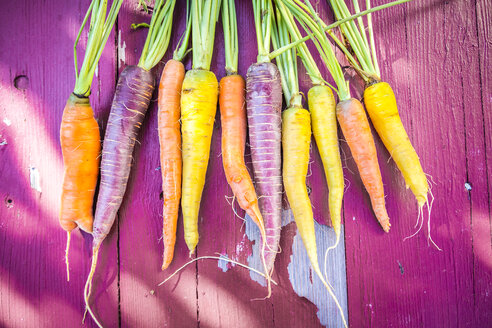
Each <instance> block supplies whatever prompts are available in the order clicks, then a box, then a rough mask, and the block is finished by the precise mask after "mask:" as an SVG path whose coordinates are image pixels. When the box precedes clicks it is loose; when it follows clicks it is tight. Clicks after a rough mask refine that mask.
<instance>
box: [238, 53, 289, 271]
mask: <svg viewBox="0 0 492 328" xmlns="http://www.w3.org/2000/svg"><path fill="white" fill-rule="evenodd" d="M246 104H247V114H248V130H249V143H250V147H251V158H252V161H253V170H254V180H255V184H256V191H257V194H258V196H259V206H260V211H261V214H262V215H263V219H264V221H265V230H266V235H267V240H266V243H267V251H266V255H265V259H266V265H267V268H268V270H269V271H271V270H272V269H273V267H274V262H275V257H276V255H277V253H278V251H279V241H280V229H281V225H282V222H281V221H282V158H281V144H282V137H281V136H282V114H281V110H282V85H281V82H280V72H279V70H278V68H277V66H276V65H274V64H272V63H269V62H268V63H255V64H253V65H251V66H250V67H249V69H248V73H247V78H246Z"/></svg>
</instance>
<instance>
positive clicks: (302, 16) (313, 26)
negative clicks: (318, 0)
mask: <svg viewBox="0 0 492 328" xmlns="http://www.w3.org/2000/svg"><path fill="white" fill-rule="evenodd" d="M283 2H284V3H285V4H286V6H287V7H288V8H289V9H290V10H291V11H292V13H293V14H294V16H295V17H296V18H297V20H298V21H299V23H300V25H301V26H302V27H303V28H304V29H305V31H306V32H307V33H310V32H312V33H314V36H315V38H313V41H314V44H315V46H316V48H317V49H318V51H319V53H320V55H321V58H322V60H323V62H324V63H325V65H326V67H327V68H328V70H329V71H330V74H331V76H332V77H333V80H334V81H335V83H336V85H337V93H338V96H339V98H340V99H341V100H345V99H348V98H350V90H349V88H348V85H347V82H346V81H345V78H344V75H343V71H342V68H341V67H340V64H339V63H338V60H337V58H336V56H335V52H334V51H333V48H332V46H331V43H330V41H329V40H328V38H327V36H326V34H325V32H324V31H323V29H322V26H321V23H320V22H319V21H320V19H319V17H318V16H317V15H316V12H315V11H314V8H313V7H312V6H311V4H310V3H309V2H307V5H304V4H302V3H301V2H300V1H297V0H283ZM313 17H316V18H317V20H318V22H316V21H315V19H314V18H313Z"/></svg>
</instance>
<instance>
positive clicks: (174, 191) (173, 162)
mask: <svg viewBox="0 0 492 328" xmlns="http://www.w3.org/2000/svg"><path fill="white" fill-rule="evenodd" d="M184 74H185V69H184V66H183V64H182V63H181V62H180V61H177V60H174V59H171V60H169V61H168V62H167V63H166V66H164V70H163V71H162V75H161V81H160V83H159V100H158V101H159V117H158V127H159V143H160V157H161V174H162V191H163V199H164V205H163V212H162V217H163V220H164V221H163V222H164V224H163V228H162V229H163V234H162V235H163V240H164V256H163V262H162V270H164V269H166V268H167V267H168V266H169V264H171V261H172V259H173V253H174V244H175V242H176V227H177V221H178V211H179V201H180V199H181V165H182V159H181V131H180V128H181V126H180V124H179V116H180V113H181V110H180V105H179V102H180V98H181V95H180V90H181V84H182V83H183V79H184Z"/></svg>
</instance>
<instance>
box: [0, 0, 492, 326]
mask: <svg viewBox="0 0 492 328" xmlns="http://www.w3.org/2000/svg"><path fill="white" fill-rule="evenodd" d="M381 2H382V1H376V2H375V3H374V5H377V4H379V3H381ZM88 4H89V0H84V1H79V2H66V1H65V2H62V1H55V2H54V3H42V4H41V3H39V2H31V1H24V2H16V3H15V4H14V3H8V2H5V3H3V2H2V4H1V5H0V30H1V31H2V33H0V49H8V51H2V52H0V195H1V199H0V218H1V219H0V325H1V326H12V327H17V326H27V327H38V326H46V325H50V326H56V327H58V326H59V327H62V326H63V327H65V326H80V321H79V320H81V317H82V313H83V309H84V305H83V300H82V290H83V285H84V283H85V279H86V275H87V272H88V269H89V265H90V262H89V261H90V246H91V241H92V239H91V237H90V236H88V235H87V234H81V233H80V232H76V233H74V236H73V240H72V248H71V255H70V260H71V281H70V283H66V282H65V266H64V262H63V254H64V244H65V233H64V232H63V230H62V229H60V228H59V226H58V219H57V209H58V206H59V192H60V186H61V179H62V161H61V152H60V150H59V141H58V139H59V133H58V130H59V124H60V120H61V114H62V110H63V106H64V104H65V101H66V99H67V97H68V95H69V93H70V92H71V89H72V87H73V82H74V73H73V58H72V44H73V40H74V39H75V35H76V33H77V30H78V27H79V25H80V22H81V21H82V18H83V15H84V13H85V10H86V9H87V6H88ZM315 5H316V6H318V7H320V9H321V10H322V11H323V16H325V15H326V16H329V14H328V13H327V11H326V4H325V3H324V1H322V2H320V1H316V2H315ZM487 5H488V3H487V1H485V0H478V1H476V3H475V4H470V3H466V2H459V1H449V2H432V1H425V0H421V1H418V2H412V3H411V4H407V5H404V6H399V7H397V8H393V9H389V10H386V11H385V12H383V13H379V14H376V15H375V16H374V20H375V32H376V43H377V45H379V50H378V51H379V58H380V64H381V66H382V74H383V77H384V78H385V80H387V81H388V82H390V83H392V85H393V86H394V88H395V93H396V94H397V99H398V101H399V107H400V113H401V116H402V120H403V122H404V125H405V126H406V127H407V130H408V132H409V135H410V138H411V140H412V142H413V143H414V146H415V148H416V150H417V152H418V154H419V155H420V157H421V160H422V164H423V166H424V169H425V171H426V172H427V173H429V174H431V175H432V176H433V179H434V181H435V182H436V183H437V184H436V185H435V186H434V188H433V192H434V195H435V196H436V201H435V203H434V208H433V213H432V223H431V227H432V229H433V230H432V231H433V237H434V239H435V240H436V242H437V243H438V244H439V246H441V247H442V248H443V252H438V251H436V250H435V249H433V248H432V247H428V246H427V243H426V239H425V233H426V231H425V227H424V231H422V232H421V233H420V234H419V235H417V236H416V237H414V238H413V239H410V240H407V241H405V242H403V241H402V240H403V238H404V237H405V236H408V235H409V234H411V233H412V232H413V231H414V230H413V224H414V222H415V220H416V216H417V207H416V204H415V201H414V198H413V195H412V194H411V192H410V191H408V190H405V189H404V181H403V179H402V177H401V174H400V173H399V172H398V171H397V168H396V166H395V165H394V163H393V162H392V161H389V162H388V159H389V154H388V153H387V151H386V150H384V147H383V146H382V144H381V142H380V141H379V139H378V138H376V142H377V148H378V152H379V159H380V165H381V169H382V174H383V181H384V183H385V188H386V189H385V191H386V194H387V198H386V200H387V203H388V210H389V213H390V217H391V218H392V222H393V226H392V231H391V233H390V234H389V235H384V234H383V233H382V232H381V230H380V227H379V226H378V224H377V222H376V220H375V218H374V216H373V213H372V211H371V209H370V203H369V199H368V197H367V195H366V193H365V191H364V189H363V186H362V184H361V182H360V179H359V177H358V173H357V169H356V167H355V164H354V163H353V160H352V159H351V155H350V152H349V150H348V148H347V147H346V145H345V144H344V143H343V142H342V148H343V150H344V152H345V155H346V156H345V157H346V159H345V160H344V164H345V165H346V166H347V167H346V169H345V172H344V173H345V174H346V177H347V178H348V180H349V183H350V186H349V187H348V190H347V192H346V195H345V202H344V214H345V237H346V238H345V252H346V254H347V260H346V261H347V262H346V267H347V278H346V281H347V285H348V295H347V298H348V306H349V309H348V314H349V316H350V318H349V319H350V321H349V322H350V324H351V325H352V326H354V327H355V326H375V327H399V326H405V327H421V326H425V327H427V326H428V327H440V326H443V327H444V326H446V327H447V326H480V325H483V323H487V322H490V321H491V320H492V311H490V308H491V303H492V300H491V295H492V294H491V292H492V291H491V288H492V285H491V283H490V281H491V276H492V263H491V260H490V259H491V258H492V255H491V253H492V251H491V250H492V246H491V244H492V240H491V239H492V238H491V230H492V228H491V210H492V208H491V204H492V199H491V193H492V179H491V178H490V172H492V150H491V148H490V145H491V144H492V114H491V113H492V111H491V110H490V108H491V104H492V100H491V99H492V84H491V79H490V69H489V67H490V66H491V64H492V59H491V56H490V45H491V40H490V29H491V22H492V16H491V15H492V11H491V8H490V6H487ZM237 7H238V16H239V17H238V20H239V27H240V28H239V33H240V52H239V63H240V67H239V71H240V73H241V74H243V75H245V73H246V69H247V67H248V66H249V64H251V63H252V62H254V61H255V60H256V40H255V36H254V33H255V32H254V26H253V21H252V10H251V3H250V1H240V2H238V4H237ZM184 8H185V4H184V3H183V2H180V1H178V4H177V8H176V13H175V21H174V29H173V37H172V42H171V44H170V46H169V48H170V51H168V54H167V55H166V56H165V58H164V60H163V61H165V60H167V59H168V58H170V53H171V51H172V50H174V47H175V46H176V43H177V40H178V39H179V36H180V32H181V31H182V30H183V29H184V22H185V18H184V17H185V15H186V13H185V9H184ZM149 17H150V16H149V15H148V14H145V13H144V12H142V11H139V10H136V1H125V2H124V7H123V8H122V10H121V14H120V17H119V19H118V23H117V25H118V28H117V33H115V34H112V36H111V37H110V41H108V45H107V47H106V49H105V51H104V53H103V58H102V59H101V63H100V65H99V70H98V73H97V78H96V79H95V80H94V83H93V94H92V98H91V103H92V105H93V107H94V110H95V112H96V116H97V118H98V121H99V123H100V124H101V129H103V128H104V126H105V121H106V120H107V116H108V114H109V108H110V104H111V100H112V97H113V92H114V85H115V76H116V75H117V71H116V67H118V71H119V72H121V70H122V69H123V68H124V66H125V65H128V64H135V63H136V62H137V61H138V58H139V55H140V52H141V49H142V46H143V43H144V41H145V35H146V30H139V31H131V30H130V28H129V26H130V24H131V23H133V22H141V21H144V20H146V21H148V20H149ZM178 31H179V32H178ZM84 37H85V35H84ZM84 44H85V39H84V38H83V40H82V42H81V46H82V48H84V47H85V46H84ZM223 51H224V50H223V40H222V29H221V27H220V26H218V28H217V42H216V46H215V50H214V59H213V65H212V66H213V67H212V69H213V70H214V71H215V72H216V74H217V77H218V78H220V77H222V76H223V75H224V69H223V66H224V54H223ZM33 54H35V55H33ZM186 63H187V68H190V60H189V58H188V59H187V60H186ZM161 69H162V64H160V65H159V67H158V69H156V73H157V75H156V76H159V75H160V71H161ZM301 70H302V68H301ZM347 74H351V72H349V71H348V72H347ZM355 81H356V80H354V79H351V84H352V87H353V96H359V95H360V93H361V90H362V89H361V86H360V85H359V84H358V83H356V82H355ZM308 86H309V80H308V79H307V78H306V76H302V75H301V89H302V90H303V91H304V92H306V91H307V88H308ZM155 97H156V94H154V99H155ZM156 111H157V108H156V104H155V102H154V103H153V104H152V106H151V108H150V109H149V112H148V117H147V118H146V121H145V123H144V126H143V128H142V133H141V135H140V143H141V144H140V145H137V147H136V151H135V153H134V158H135V163H134V167H133V171H132V175H131V179H130V182H129V188H128V191H127V193H126V199H125V201H124V204H123V206H122V209H121V211H120V213H119V217H120V220H119V223H117V224H115V227H114V229H113V231H112V233H111V235H110V236H109V237H108V239H107V240H106V242H105V244H104V246H103V249H102V254H101V258H100V263H99V267H98V271H97V274H96V276H95V278H94V283H95V288H94V293H93V295H94V296H93V298H92V302H93V307H94V310H95V311H96V313H97V315H98V318H100V319H101V321H102V322H103V323H104V324H105V326H110V327H116V326H120V325H121V326H144V327H150V326H162V325H164V326H169V327H190V326H198V325H200V326H202V327H209V326H211V327H212V326H213V327H216V326H233V327H242V326H248V327H251V326H253V327H256V326H278V327H299V326H305V327H307V326H309V327H316V326H320V325H321V323H320V319H319V318H318V316H317V313H318V308H317V305H315V304H312V303H311V302H310V301H308V300H307V299H306V298H303V297H299V296H297V295H296V293H299V294H303V293H305V294H306V295H307V296H306V297H308V298H312V299H313V300H315V302H316V303H317V304H323V299H321V298H319V297H318V296H316V295H317V294H316V293H315V292H314V290H313V289H309V288H311V287H310V285H309V284H308V283H307V284H306V285H305V286H303V288H301V290H300V288H299V286H302V283H301V282H302V279H304V278H300V277H304V276H303V275H306V274H307V272H308V267H307V262H306V261H304V260H303V258H302V255H299V254H301V253H302V247H301V246H302V245H301V243H300V240H299V238H298V236H297V233H296V227H295V224H294V223H290V224H287V225H286V226H285V227H284V228H283V231H282V240H281V247H282V250H283V252H282V253H281V254H279V256H278V258H277V262H276V265H275V273H274V276H273V278H274V279H275V280H276V281H277V282H278V283H279V286H278V287H273V296H272V298H271V299H269V300H266V301H251V300H252V299H254V298H260V297H263V296H264V295H265V293H266V290H265V288H264V287H263V286H261V285H260V284H259V283H257V282H255V281H253V280H252V277H251V276H250V273H249V272H248V271H246V270H244V269H242V268H239V267H237V266H231V265H227V264H225V263H224V262H223V261H221V262H220V263H217V262H216V261H210V260H204V261H200V262H198V263H196V264H192V265H190V266H189V267H187V268H186V269H185V270H184V271H183V272H182V273H181V274H180V275H178V277H177V278H175V279H173V280H171V281H169V282H168V283H167V284H166V285H164V286H163V287H159V288H156V284H157V283H158V282H159V281H161V280H162V279H163V278H165V277H167V276H168V275H169V274H170V273H171V272H173V271H174V270H176V269H177V268H178V267H179V266H181V265H182V264H184V263H185V262H186V261H188V250H187V248H186V245H185V243H184V240H183V231H182V222H181V221H180V224H179V228H178V241H177V245H176V253H175V261H174V263H173V265H172V266H171V267H170V268H169V269H168V270H167V271H166V272H164V273H163V272H161V271H160V263H161V256H162V243H161V240H160V237H161V228H162V222H161V214H162V201H160V200H159V194H160V191H161V186H160V172H159V171H158V166H159V158H158V140H157V131H156V127H157V117H156ZM311 160H312V161H314V162H313V163H312V164H311V166H310V172H311V175H310V177H309V178H308V180H307V184H308V186H309V187H310V188H311V189H312V192H311V195H310V197H311V200H312V202H313V206H314V213H315V218H316V219H317V220H318V222H320V223H324V222H328V221H329V215H328V207H327V205H326V195H327V187H326V184H325V182H324V173H323V170H322V167H321V165H320V159H319V155H318V154H317V150H316V147H315V145H314V143H313V150H312V158H311ZM349 170H351V171H352V172H353V173H351V172H350V171H349ZM38 177H39V178H38ZM32 179H34V180H32ZM31 183H32V184H31ZM465 183H468V186H469V187H468V188H471V190H467V189H466V188H467V187H466V185H465ZM231 195H232V192H231V191H230V188H229V187H228V186H227V183H226V180H225V177H224V173H223V169H222V159H221V157H220V123H219V116H218V115H217V117H216V124H215V129H214V136H213V143H212V152H211V159H210V164H209V172H208V175H207V183H206V187H205V190H204V197H203V203H202V204H203V205H202V211H201V214H200V216H201V221H200V225H199V227H200V228H199V229H200V236H201V237H200V243H199V245H198V248H197V253H198V255H214V253H215V252H219V253H221V254H227V256H228V257H230V258H232V259H234V260H238V261H240V262H242V263H248V261H250V262H251V261H253V260H251V257H252V256H253V257H254V255H252V254H253V252H254V251H255V249H257V247H258V245H257V243H253V242H251V241H250V240H249V239H248V236H246V233H247V230H248V229H249V230H250V231H254V228H255V227H254V225H252V223H251V222H248V223H246V225H248V224H249V225H250V227H249V228H248V227H247V226H246V227H245V226H243V222H242V221H241V220H240V219H239V218H237V217H236V216H235V214H234V213H233V211H232V209H231V206H230V205H229V204H228V203H227V201H226V199H225V196H231ZM235 208H236V209H237V208H238V207H237V204H236V205H235ZM237 212H238V215H240V216H244V213H243V212H242V211H240V210H237ZM286 213H288V211H286ZM325 230H326V229H325V227H322V228H320V229H318V233H319V232H320V231H325ZM53 236H54V237H53ZM250 238H251V239H253V240H255V238H254V237H250ZM118 241H119V249H118V245H117V243H118ZM329 242H330V240H323V241H321V240H320V241H319V243H318V244H319V247H320V252H321V251H322V249H323V248H324V247H325V246H326V243H329ZM341 246H342V245H341ZM293 247H294V250H293ZM337 252H340V253H343V249H342V248H339V249H338V250H337ZM340 255H343V254H340ZM332 256H333V255H332ZM337 256H339V255H337ZM337 258H338V257H337ZM330 259H331V261H333V257H330ZM118 263H119V268H118ZM298 263H303V264H302V265H301V267H300V268H299V267H297V266H298ZM342 264H343V263H340V264H339V265H340V266H343V265H342ZM222 269H224V270H226V271H227V272H223V270H222ZM312 279H313V282H315V279H316V278H315V277H313V278H312ZM118 283H119V291H118ZM332 283H334V281H332ZM342 285H343V282H342V281H340V284H335V287H336V288H340V287H341V286H342ZM316 286H317V285H316V283H314V288H316ZM342 288H343V287H342ZM151 291H152V292H151ZM342 292H343V290H342V291H340V294H342ZM337 293H338V292H337ZM337 295H338V294H337ZM340 298H341V299H342V301H343V299H344V297H343V296H341V297H340ZM328 302H329V303H328V304H329V305H330V306H331V304H332V302H331V301H328ZM320 310H321V311H322V309H320ZM331 310H332V309H331ZM331 310H330V311H331ZM330 313H331V312H330ZM324 314H325V312H323V313H321V314H320V317H321V318H322V322H323V323H325V320H326V319H325V318H326V316H325V315H324ZM328 320H329V322H330V324H331V323H333V322H334V321H332V320H331V319H330V316H328ZM87 325H88V326H94V323H93V322H92V321H91V320H90V319H88V322H87Z"/></svg>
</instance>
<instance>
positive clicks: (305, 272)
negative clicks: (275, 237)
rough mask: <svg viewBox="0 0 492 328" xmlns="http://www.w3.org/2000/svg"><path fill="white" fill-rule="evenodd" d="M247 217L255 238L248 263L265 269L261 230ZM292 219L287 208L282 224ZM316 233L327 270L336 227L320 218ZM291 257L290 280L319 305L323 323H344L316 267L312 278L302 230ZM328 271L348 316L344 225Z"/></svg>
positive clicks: (261, 280) (250, 233)
mask: <svg viewBox="0 0 492 328" xmlns="http://www.w3.org/2000/svg"><path fill="white" fill-rule="evenodd" d="M245 220H246V236H247V237H248V239H249V240H250V241H252V242H253V246H252V253H251V255H250V256H249V257H248V260H247V261H248V266H250V267H252V268H255V269H256V270H259V271H261V272H263V266H262V264H261V258H260V245H261V237H260V230H259V228H258V226H257V225H256V224H255V223H254V222H253V220H252V219H251V218H250V217H249V216H248V215H246V216H245ZM354 220H355V217H354ZM291 222H294V216H293V215H292V211H291V210H284V211H283V212H282V227H285V226H286V225H288V224H289V223H291ZM315 233H316V241H317V247H318V261H319V263H320V267H321V268H322V270H323V268H324V255H325V251H326V249H327V248H328V247H329V246H331V245H333V244H334V243H335V239H336V236H335V232H334V230H333V228H331V227H328V226H325V225H321V224H318V223H317V222H316V221H315ZM290 260H291V261H290V263H289V265H288V267H287V270H288V272H289V280H290V281H291V283H292V288H293V289H294V291H295V292H296V294H297V295H299V296H301V297H305V298H307V299H308V300H309V301H311V302H312V303H313V304H315V305H316V306H317V308H318V313H317V316H318V318H319V320H320V323H321V324H322V325H324V326H326V327H342V326H343V323H342V319H341V317H340V313H339V311H338V308H337V307H336V305H335V303H334V302H333V300H332V298H331V296H330V295H329V294H328V291H327V290H326V289H325V286H324V285H323V283H322V282H321V281H320V280H319V278H318V277H317V276H316V275H315V274H314V271H313V272H312V279H311V280H310V274H311V271H312V268H311V264H310V262H309V259H308V256H307V253H306V250H305V248H304V244H303V243H302V239H301V236H300V235H299V232H298V231H297V232H296V235H295V236H294V240H293V243H292V255H291V258H290ZM327 274H328V279H329V281H330V283H331V284H332V286H333V287H334V288H335V295H336V296H337V298H338V301H339V302H340V305H341V306H342V308H343V309H344V314H345V318H348V315H347V281H346V267H345V243H344V233H343V226H342V236H341V238H340V244H339V245H338V247H337V248H336V249H334V250H332V251H330V253H329V257H328V266H327ZM249 275H250V277H251V280H253V281H256V282H257V283H258V284H260V285H261V286H266V281H265V279H264V278H263V277H262V276H260V275H259V274H257V273H255V272H252V271H251V270H250V271H249Z"/></svg>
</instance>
